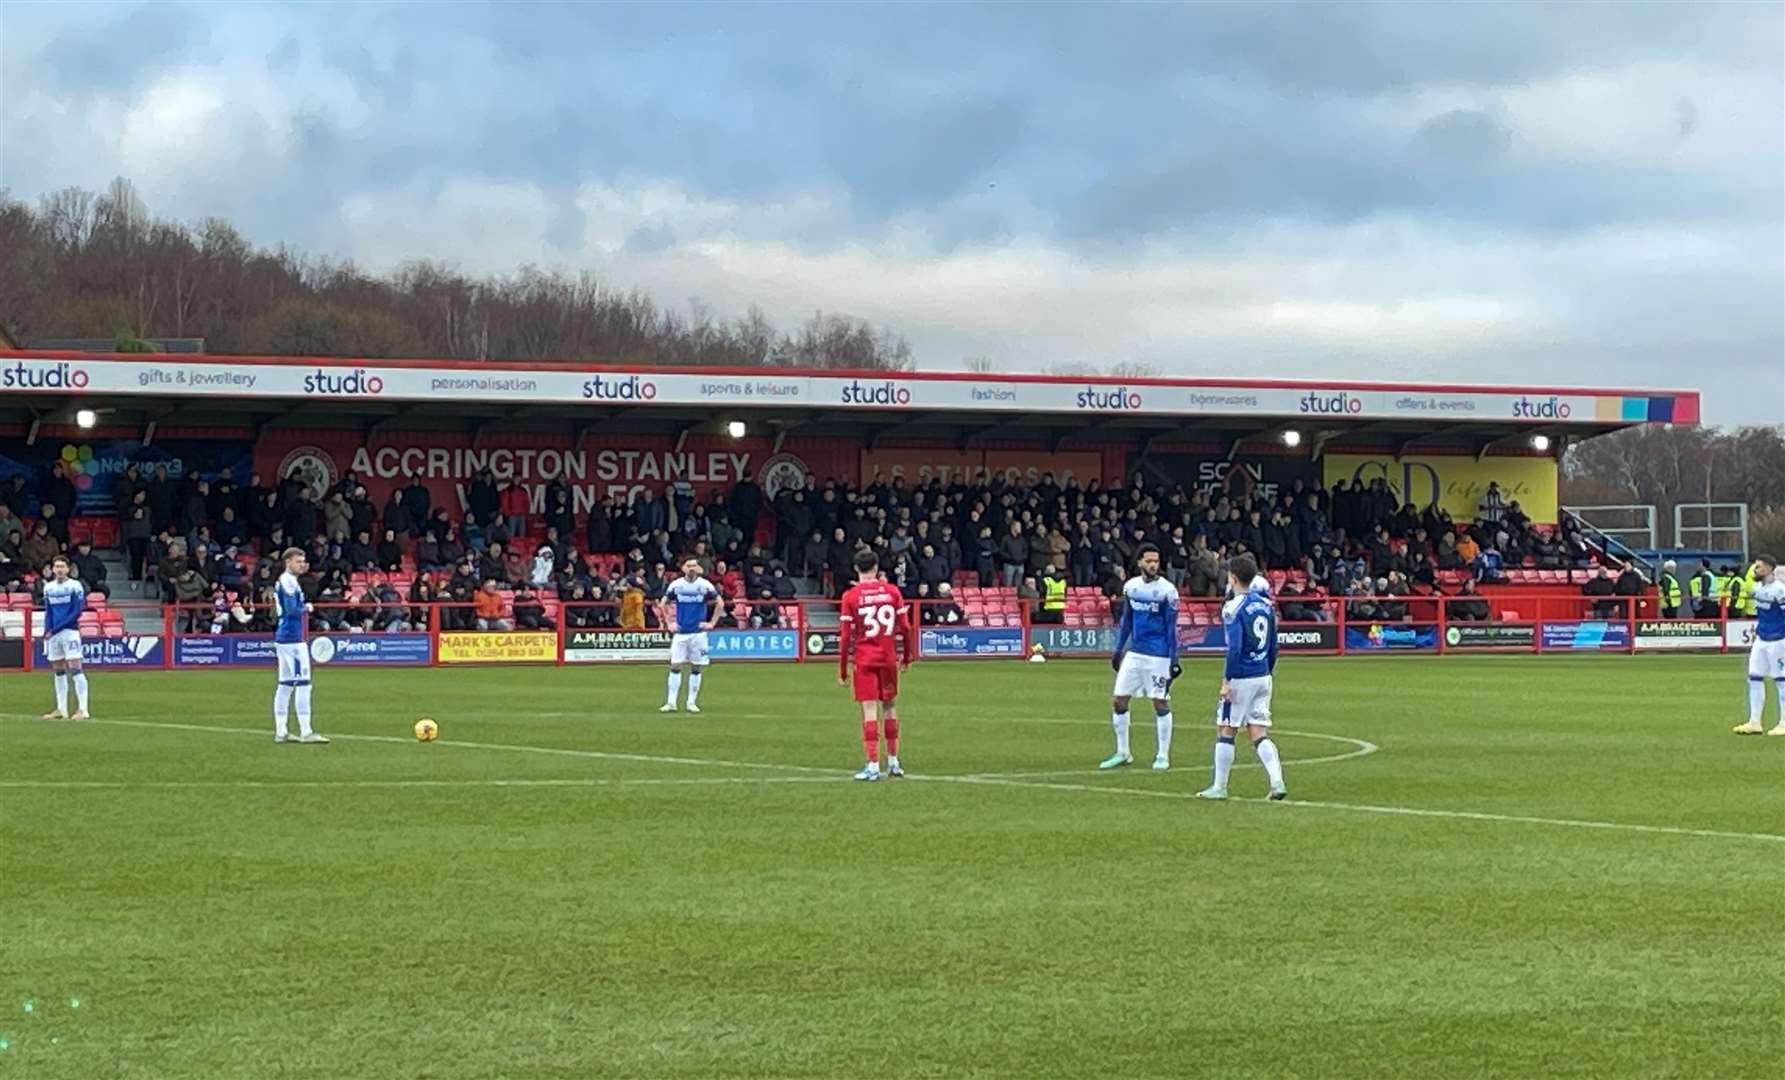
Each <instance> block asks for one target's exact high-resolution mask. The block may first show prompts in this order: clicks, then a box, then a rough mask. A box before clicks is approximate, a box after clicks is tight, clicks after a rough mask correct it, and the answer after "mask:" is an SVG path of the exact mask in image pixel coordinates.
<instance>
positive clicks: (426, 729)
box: [415, 716, 440, 742]
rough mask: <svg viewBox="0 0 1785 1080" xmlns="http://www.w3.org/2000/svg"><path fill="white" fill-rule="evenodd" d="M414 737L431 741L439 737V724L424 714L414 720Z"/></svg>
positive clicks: (423, 740)
mask: <svg viewBox="0 0 1785 1080" xmlns="http://www.w3.org/2000/svg"><path fill="white" fill-rule="evenodd" d="M415 737H416V739H417V740H419V741H421V742H433V741H434V740H435V739H437V738H439V737H440V725H439V724H436V723H434V721H432V720H429V719H428V718H427V717H425V716H424V717H422V718H421V719H420V720H417V721H416V722H415Z"/></svg>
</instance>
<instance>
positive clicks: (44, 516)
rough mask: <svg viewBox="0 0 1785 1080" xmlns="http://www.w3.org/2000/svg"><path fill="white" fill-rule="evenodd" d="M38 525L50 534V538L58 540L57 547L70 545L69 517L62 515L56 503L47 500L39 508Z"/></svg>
mask: <svg viewBox="0 0 1785 1080" xmlns="http://www.w3.org/2000/svg"><path fill="white" fill-rule="evenodd" d="M37 525H38V528H41V529H44V530H45V531H47V532H48V533H49V534H50V539H52V540H54V541H55V542H56V546H57V547H59V548H65V547H67V546H68V519H67V518H65V517H63V516H62V514H61V512H60V511H58V510H57V509H56V506H55V504H54V503H47V502H46V503H44V504H43V505H42V506H41V507H39V508H38V510H37Z"/></svg>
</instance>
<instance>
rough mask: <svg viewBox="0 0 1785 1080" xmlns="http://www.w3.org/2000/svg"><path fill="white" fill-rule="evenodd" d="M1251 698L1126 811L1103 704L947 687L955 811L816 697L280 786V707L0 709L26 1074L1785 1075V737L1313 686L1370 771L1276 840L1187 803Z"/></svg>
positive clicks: (552, 708)
mask: <svg viewBox="0 0 1785 1080" xmlns="http://www.w3.org/2000/svg"><path fill="white" fill-rule="evenodd" d="M1216 677H1217V673H1216V669H1215V668H1214V667H1213V666H1212V665H1210V664H1208V663H1206V662H1197V663H1193V664H1191V665H1189V670H1188V671H1187V672H1186V675H1185V678H1184V679H1183V680H1182V681H1181V682H1180V684H1179V690H1180V693H1179V710H1178V734H1177V742H1176V747H1175V751H1176V752H1175V754H1174V758H1175V763H1176V768H1175V769H1174V770H1173V771H1172V772H1170V773H1168V774H1164V775H1155V774H1153V773H1152V772H1151V771H1150V770H1145V769H1144V768H1136V769H1131V770H1126V771H1124V772H1121V773H1119V774H1116V775H1099V774H1097V773H1096V772H1095V770H1094V769H1092V768H1091V766H1092V765H1093V764H1094V763H1095V762H1096V761H1097V760H1098V759H1099V758H1101V757H1103V756H1104V755H1105V754H1107V753H1108V751H1109V737H1108V702H1107V699H1106V696H1105V695H1106V694H1107V692H1108V681H1109V671H1108V668H1107V667H1106V666H1104V665H1101V664H1098V663H1096V662H1080V663H1067V662H1055V663H1051V664H1047V665H1044V666H1036V665H1023V664H1011V663H985V664H978V665H974V664H965V663H962V664H944V663H935V662H931V663H926V664H923V665H920V666H919V667H918V668H916V669H914V670H913V672H912V673H911V675H910V676H909V678H908V680H907V681H906V686H905V690H906V695H907V696H906V700H905V701H904V703H903V704H904V712H905V718H904V722H903V723H904V728H905V742H906V746H905V748H904V749H905V753H904V758H905V763H906V765H907V767H908V768H910V769H911V770H912V772H913V774H919V773H929V774H950V775H953V776H955V777H957V779H954V780H949V781H944V780H941V779H932V780H924V779H921V778H918V777H916V776H915V775H914V778H912V779H909V780H906V781H903V782H900V783H890V782H889V783H882V784H878V785H873V786H870V785H865V784H855V783H850V782H848V781H847V780H846V779H843V778H842V777H844V776H845V775H846V771H847V770H849V769H852V768H853V767H854V766H855V765H856V763H857V758H858V756H859V753H860V746H859V741H858V736H857V725H856V723H855V721H854V720H852V718H851V705H850V703H849V702H848V701H847V699H846V696H845V694H844V692H843V691H841V690H840V689H838V688H837V687H836V686H835V684H834V673H833V672H832V670H831V669H830V668H829V667H828V666H824V665H810V666H800V667H773V666H730V667H718V668H715V669H713V673H712V674H711V675H710V676H709V677H708V680H707V687H706V689H705V691H704V694H703V697H704V700H703V705H704V706H705V707H706V708H707V712H706V713H705V714H703V715H701V716H699V717H690V716H687V715H685V714H684V715H676V716H673V717H664V716H659V715H658V714H657V713H656V711H655V708H656V706H657V704H659V703H660V701H661V695H662V685H663V684H662V673H661V671H660V670H659V669H657V668H608V667H602V668H599V669H596V670H590V669H556V670H554V669H529V670H513V669H507V670H496V669H480V670H445V671H366V670H334V669H321V670H319V672H318V685H317V690H316V701H317V716H318V727H319V728H321V729H322V730H324V731H327V732H329V733H331V734H337V735H361V736H387V737H391V738H390V741H378V740H374V739H354V740H346V739H343V740H340V741H337V742H335V743H334V744H333V745H331V746H328V747H321V748H307V747H304V748H298V747H275V746H274V745H273V744H272V742H271V739H270V738H269V737H268V733H267V730H266V729H267V728H268V727H269V726H270V725H269V722H268V721H266V720H264V719H263V717H264V716H265V715H266V712H267V702H268V700H269V698H270V692H271V686H270V683H271V675H270V673H269V672H246V673H244V672H218V671H207V672H191V673H169V674H162V673H150V674H114V675H95V676H94V677H93V693H94V707H95V712H96V714H97V715H98V716H99V717H100V718H101V720H102V721H116V723H105V722H101V723H94V724H91V725H70V724H46V723H41V722H38V721H35V720H27V719H23V717H24V716H25V715H26V714H32V715H34V714H35V713H37V712H40V711H42V709H43V708H44V707H45V706H46V705H47V703H48V698H49V683H48V680H47V678H45V677H43V676H34V677H5V678H0V702H3V704H0V715H4V717H5V719H4V721H0V995H3V996H0V1038H4V1039H5V1040H6V1043H7V1049H5V1050H4V1051H0V1077H15V1076H16V1077H25V1078H31V1080H37V1078H44V1077H76V1078H100V1077H104V1078H139V1077H140V1078H150V1077H153V1078H166V1077H203V1078H207V1080H215V1078H233V1077H242V1078H255V1080H263V1078H273V1077H279V1078H292V1077H306V1078H308V1077H314V1078H318V1080H322V1078H329V1080H335V1078H358V1077H366V1078H380V1080H382V1078H395V1077H439V1078H446V1077H451V1078H468V1077H489V1078H498V1077H501V1078H519V1077H564V1078H571V1077H592V1076H623V1077H727V1076H811V1077H864V1076H866V1077H905V1076H1021V1077H1055V1076H1060V1077H1064V1076H1101V1077H1148V1076H1208V1077H1224V1078H1225V1077H1258V1078H1271V1080H1282V1078H1285V1077H1309V1078H1315V1077H1318V1078H1333V1077H1401V1076H1406V1077H1419V1078H1421V1080H1431V1078H1444V1080H1448V1078H1453V1077H1477V1076H1483V1077H1486V1076H1494V1077H1519V1078H1529V1077H1540V1076H1541V1077H1587V1076H1593V1077H1598V1076H1619V1077H1624V1076H1642V1077H1661V1076H1677V1077H1683V1078H1685V1077H1690V1078H1694V1080H1699V1078H1707V1077H1749V1076H1761V1075H1770V1074H1773V1073H1775V1072H1776V1071H1777V1069H1778V1067H1779V1063H1780V1062H1781V1061H1785V1022H1782V1019H1781V1018H1782V1017H1785V929H1782V927H1785V922H1782V921H1781V920H1782V917H1785V911H1782V910H1781V902H1782V900H1785V739H1754V738H1749V739H1740V738H1737V737H1735V736H1732V735H1730V734H1728V730H1729V726H1730V724H1732V723H1735V722H1737V721H1738V720H1739V719H1741V713H1742V712H1743V699H1742V696H1741V695H1742V694H1743V692H1744V687H1743V681H1742V680H1743V667H1742V661H1741V660H1740V659H1738V658H1734V657H1728V658H1715V657H1661V658H1636V659H1633V658H1627V657H1596V658H1530V659H1525V658H1513V657H1481V658H1445V659H1440V660H1432V661H1424V660H1409V659H1393V660H1368V659H1350V660H1309V659H1290V660H1286V661H1285V663H1284V665H1283V667H1282V669H1281V670H1280V671H1279V679H1278V687H1279V688H1278V692H1277V701H1276V707H1277V713H1278V723H1279V725H1280V726H1281V727H1282V728H1283V729H1284V731H1285V732H1290V733H1292V732H1303V731H1305V732H1320V733H1326V734H1331V735H1339V736H1345V737H1349V738H1353V739H1362V740H1368V741H1370V742H1373V743H1375V744H1378V745H1379V746H1380V750H1379V751H1378V752H1376V753H1374V754H1370V755H1368V756H1363V757H1356V758H1352V759H1350V760H1345V761H1335V762H1327V763H1323V764H1312V765H1304V766H1301V767H1298V766H1297V759H1298V758H1303V759H1305V758H1309V757H1314V756H1326V755H1332V754H1335V753H1344V752H1346V751H1347V750H1348V749H1350V746H1348V745H1342V744H1338V743H1333V742H1322V741H1316V740H1313V739H1309V738H1305V737H1300V736H1297V735H1294V734H1284V735H1282V736H1281V737H1280V739H1279V742H1280V745H1281V747H1282V750H1283V752H1284V756H1285V757H1286V759H1288V765H1287V768H1288V779H1289V784H1290V789H1291V792H1292V795H1293V800H1292V801H1291V802H1289V803H1286V804H1270V803H1265V802H1262V801H1256V796H1259V795H1261V794H1262V793H1263V786H1264V785H1263V776H1262V773H1261V772H1260V771H1259V770H1258V769H1257V767H1256V765H1255V764H1254V763H1253V758H1252V757H1251V753H1250V750H1249V749H1247V748H1245V747H1244V746H1243V745H1242V747H1241V751H1240V761H1241V764H1240V765H1239V766H1238V767H1237V770H1236V777H1235V782H1234V789H1235V793H1236V794H1238V795H1245V796H1250V797H1253V798H1252V799H1249V800H1247V801H1236V802H1232V803H1228V804H1225V805H1209V804H1203V803H1199V802H1196V801H1195V800H1193V799H1190V798H1187V797H1186V796H1188V795H1189V794H1190V793H1192V792H1194V791H1196V790H1197V789H1198V788H1200V787H1202V786H1203V785H1204V784H1205V783H1206V782H1207V775H1208V773H1207V759H1208V744H1209V731H1208V729H1207V728H1206V727H1205V725H1204V721H1205V718H1206V717H1207V716H1208V715H1209V709H1210V704H1211V701H1212V697H1213V687H1214V683H1215V680H1216ZM423 715H427V716H433V717H435V718H436V719H438V720H439V721H440V724H441V729H442V732H441V737H442V741H441V742H440V743H438V744H435V745H419V744H416V743H414V742H412V741H409V740H408V739H407V732H408V729H409V725H410V723H411V722H412V721H413V720H414V719H415V718H416V717H419V716H423ZM1135 716H1136V721H1137V722H1136V724H1135V735H1134V740H1135V745H1134V749H1135V753H1136V757H1137V759H1139V760H1141V761H1142V762H1144V761H1146V760H1148V759H1150V757H1151V754H1152V750H1153V735H1152V730H1151V724H1150V723H1148V722H1146V720H1145V718H1144V717H1145V714H1144V712H1142V711H1137V712H1136V714H1135ZM124 721H131V722H134V723H124ZM138 723H140V724H145V725H163V724H165V725H195V726H199V727H204V728H213V727H214V728H216V729H218V730H217V731H216V732H212V731H195V730H186V729H183V728H179V727H172V726H168V727H160V726H136V724H138ZM230 732H243V733H242V734H231V733H230ZM1242 742H1243V740H1242ZM455 743H479V744H507V745H514V746H522V747H541V748H565V749H570V750H576V751H585V752H589V751H594V752H599V753H600V754H612V755H640V756H641V758H643V760H641V759H639V758H628V757H623V756H588V755H585V754H549V753H536V752H519V751H514V750H502V749H495V748H491V747H489V746H487V745H486V746H476V747H472V746H464V745H455ZM660 757H675V758H684V759H691V760H689V761H684V762H679V763H678V762H670V761H658V760H648V759H650V758H660ZM693 759H698V760H693ZM700 761H727V762H740V763H741V762H752V763H764V764H769V765H773V766H777V768H768V769H745V768H739V767H735V766H725V765H716V764H702V763H699V762H700ZM791 767H801V768H803V769H805V770H835V773H834V776H835V777H836V779H835V780H833V779H832V774H829V773H826V772H818V771H800V770H799V769H796V768H791ZM1076 769H1083V770H1085V771H1084V772H1082V773H1081V774H1077V775H1073V774H1061V775H1055V776H1038V777H1030V778H1026V779H1025V778H1015V779H1014V782H1013V781H1012V780H1011V779H1002V780H1001V779H997V778H979V779H971V780H966V779H959V777H962V776H964V775H966V774H975V773H999V774H1003V773H1012V772H1026V771H1046V770H1076ZM504 780H513V781H570V782H574V783H556V784H552V783H531V784H528V785H524V786H503V785H499V784H495V783H490V782H491V781H504ZM647 780H648V781H727V780H736V781H738V782H737V783H631V782H633V781H647ZM46 781H54V782H63V781H80V782H85V783H87V784H89V785H94V786H81V787H72V786H28V785H27V784H25V783H21V782H29V783H30V784H39V783H41V782H46ZM244 781H255V782H258V783H259V785H260V786H244V785H243V783H242V782H244ZM391 781H403V782H410V781H435V782H437V783H435V784H433V785H419V784H413V783H406V784H405V785H404V786H395V785H392V784H390V783H389V782H391ZM473 781H475V782H476V783H473ZM580 781H607V782H608V783H602V784H591V783H582V782H580ZM614 781H625V782H626V783H613V782H614ZM762 781H773V782H762ZM782 781H786V782H782ZM100 785H112V786H100ZM1086 789H1089V790H1086ZM1155 796H1165V797H1155ZM1363 808H1377V809H1375V810H1371V809H1363ZM1382 808H1407V809H1415V810H1435V811H1445V812H1452V811H1465V812H1475V813H1479V814H1482V815H1495V816H1488V817H1480V818H1468V817H1450V816H1407V815H1401V814H1394V813H1386V812H1380V811H1381V809H1382ZM1509 817H1520V818H1544V819H1557V821H1558V822H1559V821H1582V822H1601V823H1611V824H1625V825H1648V826H1663V827H1669V828H1675V829H1682V830H1705V831H1708V832H1713V833H1724V834H1731V835H1692V834H1687V833H1669V832H1644V831H1634V830H1626V829H1615V828H1584V827H1575V826H1569V825H1565V824H1560V823H1553V822H1552V823H1544V822H1531V821H1512V820H1505V818H1509ZM71 998H78V999H79V1000H80V1006H79V1008H73V1007H71V1006H70V999H71ZM28 999H30V1000H32V1001H33V1002H34V1008H33V1009H32V1011H30V1012H26V1011H25V1010H24V1003H25V1002H26V1001H27V1000H28Z"/></svg>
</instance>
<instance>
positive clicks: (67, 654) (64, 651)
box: [43, 629, 81, 663]
mask: <svg viewBox="0 0 1785 1080" xmlns="http://www.w3.org/2000/svg"><path fill="white" fill-rule="evenodd" d="M43 655H44V656H45V657H47V658H48V659H49V660H51V661H52V662H54V661H57V660H73V661H76V662H77V663H78V662H79V661H80V659H81V632H80V631H79V630H72V629H70V630H58V631H56V632H55V633H53V634H51V635H50V636H49V638H48V639H47V640H45V641H44V643H43Z"/></svg>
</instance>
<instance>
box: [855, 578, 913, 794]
mask: <svg viewBox="0 0 1785 1080" xmlns="http://www.w3.org/2000/svg"><path fill="white" fill-rule="evenodd" d="M855 570H856V576H857V577H858V578H859V579H860V580H859V581H858V582H857V583H856V584H854V585H852V586H850V587H849V591H848V592H845V593H844V594H843V615H842V620H843V621H842V631H841V634H840V635H839V640H838V643H837V645H838V648H837V652H838V659H837V685H839V686H844V685H847V684H848V683H849V658H850V657H851V656H854V657H855V700H856V701H858V702H860V703H861V707H862V749H863V750H864V751H865V752H866V753H867V757H868V764H867V765H866V767H864V768H863V769H862V771H861V772H858V773H856V774H855V778H856V779H857V780H878V779H880V731H881V728H882V727H884V728H885V729H886V774H887V775H888V776H904V775H905V770H903V769H901V768H899V714H898V710H897V708H896V707H895V706H894V704H893V701H894V699H895V698H897V697H898V696H899V672H900V670H902V669H903V668H905V667H906V666H907V665H909V664H910V662H911V650H912V649H913V648H915V646H916V644H917V634H916V632H915V631H914V630H913V629H912V626H911V620H910V618H909V616H908V613H907V612H906V609H905V598H904V597H902V596H900V595H899V590H898V589H897V588H895V587H894V586H893V584H892V582H890V581H886V580H884V579H883V578H881V576H880V560H879V559H878V558H877V557H876V556H875V555H874V553H873V552H872V551H862V552H859V553H858V554H857V555H856V556H855Z"/></svg>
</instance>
